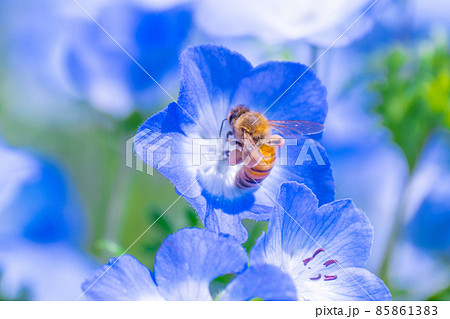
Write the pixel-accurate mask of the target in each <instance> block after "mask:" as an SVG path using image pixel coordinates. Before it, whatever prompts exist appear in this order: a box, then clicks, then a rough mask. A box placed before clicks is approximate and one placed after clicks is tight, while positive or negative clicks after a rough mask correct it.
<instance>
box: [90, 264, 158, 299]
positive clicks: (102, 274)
mask: <svg viewBox="0 0 450 319" xmlns="http://www.w3.org/2000/svg"><path fill="white" fill-rule="evenodd" d="M82 289H83V292H84V295H83V297H84V298H85V299H87V300H110V301H123V300H129V301H133V300H163V298H162V297H161V295H160V293H159V291H158V288H157V287H156V285H155V282H154V281H153V278H152V276H151V273H150V270H149V269H148V268H147V267H145V266H144V265H142V264H141V263H140V262H139V261H138V260H137V259H136V258H134V257H133V256H130V255H123V256H121V257H117V258H111V259H110V260H109V262H108V264H106V265H103V266H101V267H100V268H98V269H97V270H96V271H95V274H94V275H93V276H92V277H91V278H89V279H88V280H86V281H85V282H84V283H83V285H82Z"/></svg>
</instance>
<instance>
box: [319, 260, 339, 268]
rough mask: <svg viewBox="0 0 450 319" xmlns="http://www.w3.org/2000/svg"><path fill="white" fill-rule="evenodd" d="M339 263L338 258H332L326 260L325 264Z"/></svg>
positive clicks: (326, 265)
mask: <svg viewBox="0 0 450 319" xmlns="http://www.w3.org/2000/svg"><path fill="white" fill-rule="evenodd" d="M337 263H338V261H337V260H336V259H330V260H328V261H326V262H325V263H324V264H323V265H324V266H325V267H328V266H329V265H331V264H337Z"/></svg>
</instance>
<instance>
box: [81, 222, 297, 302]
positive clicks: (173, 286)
mask: <svg viewBox="0 0 450 319" xmlns="http://www.w3.org/2000/svg"><path fill="white" fill-rule="evenodd" d="M246 267H247V254H246V252H245V249H244V248H243V247H242V246H241V245H240V244H239V243H238V242H237V241H236V239H234V238H232V237H230V236H226V235H220V234H217V233H214V232H211V231H209V230H206V229H199V228H190V229H188V228H185V229H182V230H180V231H178V232H176V233H175V234H173V235H171V236H169V237H168V238H167V239H166V240H165V241H164V242H163V244H162V245H161V247H160V249H159V250H158V252H157V254H156V257H155V265H154V274H153V273H152V272H151V271H150V270H149V269H148V268H147V267H145V266H144V265H142V264H141V263H140V262H139V261H138V260H137V259H135V258H134V257H132V256H130V255H123V256H121V257H118V258H112V259H110V261H109V263H108V264H107V265H103V266H102V267H100V268H99V269H97V271H96V272H95V274H94V275H93V276H92V277H91V278H90V279H89V280H87V281H86V282H84V283H83V285H82V288H83V291H84V298H85V299H88V300H212V297H211V294H210V290H209V285H210V283H211V281H212V280H213V279H215V278H216V277H219V276H222V275H225V274H228V273H242V272H244V270H245V269H246ZM248 283H252V286H251V288H246V286H247V285H248ZM268 283H269V284H268ZM255 297H260V298H263V299H265V300H292V299H293V298H294V297H295V287H294V285H293V283H292V281H291V280H290V278H289V277H287V276H286V274H284V273H282V272H281V271H280V270H279V269H276V268H275V267H271V266H268V265H263V266H258V267H251V268H249V269H247V270H246V271H245V272H244V273H243V274H242V275H239V276H238V277H237V278H236V279H234V280H233V281H232V282H231V283H230V285H229V288H227V289H226V290H225V292H224V293H223V295H222V299H223V300H249V299H252V298H255Z"/></svg>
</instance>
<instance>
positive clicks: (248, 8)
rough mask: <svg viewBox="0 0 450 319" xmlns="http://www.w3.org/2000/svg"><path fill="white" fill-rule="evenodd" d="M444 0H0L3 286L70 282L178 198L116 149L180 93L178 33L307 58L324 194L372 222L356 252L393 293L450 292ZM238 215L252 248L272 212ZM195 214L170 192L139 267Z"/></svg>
mask: <svg viewBox="0 0 450 319" xmlns="http://www.w3.org/2000/svg"><path fill="white" fill-rule="evenodd" d="M449 12H450V4H449V2H448V1H446V0H378V1H368V0H359V1H353V0H352V1H350V0H349V1H338V2H337V1H330V0H321V1H313V0H296V1H294V0H283V1H256V0H247V1H236V0H233V1H229V2H226V3H225V2H223V1H213V0H197V1H195V0H170V1H169V0H165V1H164V0H108V1H107V0H90V1H88V0H77V1H74V0H15V1H6V0H0V299H1V300H75V299H76V298H78V297H79V295H80V294H81V290H80V284H81V282H82V281H83V280H84V279H85V278H86V277H88V276H89V275H90V274H91V273H92V271H93V270H94V269H95V267H96V266H98V265H100V264H103V263H105V262H106V261H107V259H108V258H109V257H112V256H117V255H120V254H122V252H123V251H124V250H125V249H126V248H127V247H129V245H130V244H132V243H133V242H134V241H135V240H136V239H137V238H138V236H139V235H140V234H141V233H142V232H143V231H144V230H145V229H146V228H147V227H148V226H149V225H151V224H152V223H153V222H154V221H155V220H156V219H157V218H158V217H159V216H160V215H161V214H162V213H163V212H164V211H165V210H166V209H167V207H169V205H170V204H172V202H173V201H174V200H175V199H176V198H177V195H176V193H175V191H174V187H173V186H172V185H171V184H170V183H169V182H168V181H167V180H166V179H165V178H163V177H162V176H161V175H159V174H158V173H157V172H156V171H155V174H154V175H153V176H149V175H147V174H146V173H145V172H140V171H137V170H136V169H134V168H130V167H127V166H126V165H125V145H126V141H127V140H128V139H129V138H131V137H133V135H134V133H135V132H136V130H137V128H138V127H139V125H140V124H141V123H142V122H143V121H144V120H145V119H146V118H147V117H149V116H151V115H152V114H154V113H155V112H157V111H159V110H161V109H162V108H164V107H165V106H166V105H167V104H168V103H170V102H171V101H172V99H171V97H170V96H172V97H174V98H175V99H176V97H177V92H178V85H179V77H178V54H179V53H180V51H181V50H183V48H186V47H187V46H190V45H198V44H205V43H214V44H221V45H224V46H227V47H229V48H231V49H233V50H236V51H238V52H240V53H242V54H243V55H244V56H246V57H247V58H248V59H249V60H250V61H251V62H252V63H253V64H254V65H257V64H259V63H262V62H264V61H267V60H289V61H296V62H300V63H303V64H306V65H311V64H313V66H312V68H313V70H314V71H315V72H316V73H317V74H318V76H319V78H320V79H321V80H322V82H323V83H324V84H325V85H326V87H327V90H328V102H329V116H328V119H327V121H326V132H325V133H324V137H323V141H322V143H323V144H324V146H325V147H326V149H327V152H328V154H329V157H330V159H331V162H332V168H333V171H334V176H335V183H336V193H337V196H336V198H338V199H340V198H352V199H353V200H354V201H355V203H356V205H357V206H358V207H359V208H360V209H362V210H363V211H365V212H366V213H367V214H368V216H369V218H370V220H371V222H372V224H373V225H374V228H375V241H374V246H373V252H372V257H371V259H370V262H369V265H368V268H369V269H370V270H371V271H373V272H374V273H376V274H378V275H379V276H381V278H382V279H383V280H385V282H386V284H387V285H388V287H389V288H390V289H391V292H392V294H393V298H394V299H397V300H405V299H408V300H410V299H412V300H428V299H429V300H450V133H449V127H450V46H449V40H450V37H449V36H450V34H449V26H450V16H449ZM346 30H347V32H345V34H344V36H342V37H341V35H342V33H343V32H344V31H346ZM133 59H134V61H133ZM136 62H137V63H136ZM141 67H142V68H141ZM142 69H144V70H145V71H147V72H148V74H147V73H146V72H144V71H143V70H142ZM149 75H150V76H149ZM151 77H152V78H153V79H152V78H151ZM155 82H157V83H159V85H157V84H155ZM161 87H162V88H163V89H162V88H161ZM245 225H246V227H247V228H248V229H249V234H250V237H249V241H248V242H247V243H245V247H246V248H250V247H252V245H253V243H254V240H255V239H256V238H257V236H258V235H259V234H260V233H261V231H262V230H264V229H265V228H266V227H267V223H265V222H258V223H257V222H254V221H249V220H248V221H245ZM189 226H199V227H201V224H200V222H199V221H198V219H197V216H196V214H195V212H194V211H193V210H192V208H191V207H190V206H189V205H188V204H187V203H185V202H184V200H180V201H178V202H177V203H176V204H175V205H174V206H173V207H172V208H171V209H170V210H169V211H168V212H167V213H166V214H164V216H163V217H162V218H161V219H159V220H158V221H157V222H156V223H155V224H154V226H153V227H152V228H151V229H150V231H148V232H147V233H146V234H145V235H144V236H143V237H142V238H141V239H140V240H139V241H137V242H136V244H134V245H133V247H132V248H131V249H130V251H129V253H131V254H132V255H134V256H135V257H137V258H138V259H139V260H140V261H142V262H143V263H144V264H146V265H147V266H149V267H150V268H151V267H152V264H153V259H154V255H155V253H156V250H157V249H158V247H159V246H160V244H161V243H162V242H163V240H164V239H165V238H166V237H167V236H168V235H169V234H171V233H173V232H175V231H176V230H178V229H180V228H183V227H189ZM227 280H228V279H227V278H220V279H219V280H216V281H215V282H213V284H212V286H211V289H212V290H214V289H219V288H220V287H221V285H223V284H224V283H225V282H226V281H227Z"/></svg>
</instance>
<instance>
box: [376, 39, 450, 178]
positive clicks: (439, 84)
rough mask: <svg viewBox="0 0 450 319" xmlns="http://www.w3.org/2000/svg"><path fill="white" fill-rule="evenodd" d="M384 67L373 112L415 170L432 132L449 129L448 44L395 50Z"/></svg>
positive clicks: (449, 64)
mask: <svg viewBox="0 0 450 319" xmlns="http://www.w3.org/2000/svg"><path fill="white" fill-rule="evenodd" d="M382 65H383V68H382V70H381V76H380V79H381V80H378V81H377V82H375V83H374V84H373V85H372V88H373V89H374V90H375V91H376V92H377V93H378V94H379V96H380V102H379V104H378V105H377V106H376V107H375V108H374V110H375V111H376V112H377V113H378V114H380V115H381V116H382V124H383V125H384V126H385V127H386V128H388V129H389V130H390V131H391V133H392V140H393V141H394V142H395V143H396V144H397V145H398V146H399V147H400V148H401V149H402V151H403V153H404V155H405V157H406V159H407V161H408V165H409V168H410V170H411V171H412V170H413V169H414V166H415V164H416V161H417V158H418V157H419V153H420V151H421V150H422V148H423V145H424V144H425V142H426V140H427V138H428V136H429V134H430V132H431V131H433V130H434V129H436V128H437V127H440V126H444V127H447V128H450V50H449V48H448V45H447V43H445V42H443V43H438V44H433V45H432V46H428V47H425V49H423V47H421V50H419V49H417V48H415V49H412V50H408V49H405V48H396V49H394V50H392V51H391V52H389V53H388V54H387V55H386V56H385V57H384V61H383V64H382Z"/></svg>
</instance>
